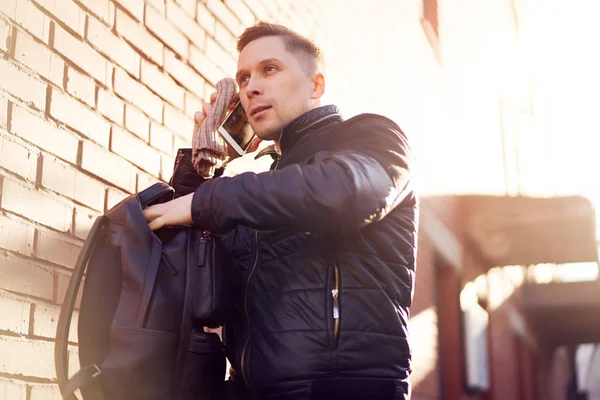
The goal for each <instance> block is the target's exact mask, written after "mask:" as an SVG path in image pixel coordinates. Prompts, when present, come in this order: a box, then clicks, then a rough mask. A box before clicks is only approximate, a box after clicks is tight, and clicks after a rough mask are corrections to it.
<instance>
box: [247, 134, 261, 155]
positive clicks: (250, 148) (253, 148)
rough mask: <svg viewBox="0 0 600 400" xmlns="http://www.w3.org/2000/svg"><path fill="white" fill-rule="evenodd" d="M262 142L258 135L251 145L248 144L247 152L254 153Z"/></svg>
mask: <svg viewBox="0 0 600 400" xmlns="http://www.w3.org/2000/svg"><path fill="white" fill-rule="evenodd" d="M261 142H262V139H261V138H259V137H258V136H256V137H255V138H254V139H252V142H251V143H250V146H248V149H247V150H246V152H248V153H252V152H253V151H256V150H257V149H258V146H260V144H261Z"/></svg>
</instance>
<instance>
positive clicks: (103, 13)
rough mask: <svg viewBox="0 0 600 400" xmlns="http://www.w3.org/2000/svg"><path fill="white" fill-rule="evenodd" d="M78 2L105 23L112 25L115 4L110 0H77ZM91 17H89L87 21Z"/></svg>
mask: <svg viewBox="0 0 600 400" xmlns="http://www.w3.org/2000/svg"><path fill="white" fill-rule="evenodd" d="M79 3H81V4H82V5H83V7H85V8H86V9H87V10H88V11H89V12H90V13H92V14H93V15H94V16H96V17H97V18H99V19H100V20H101V21H102V22H104V23H105V24H106V25H108V26H112V25H113V23H114V20H115V5H114V4H113V3H112V2H111V1H110V0H79ZM92 19H93V18H89V19H88V21H89V20H92Z"/></svg>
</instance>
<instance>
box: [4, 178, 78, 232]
mask: <svg viewBox="0 0 600 400" xmlns="http://www.w3.org/2000/svg"><path fill="white" fill-rule="evenodd" d="M1 205H2V208H4V209H5V210H9V211H11V212H14V213H15V214H19V215H21V216H23V217H25V218H27V219H30V220H32V221H36V222H39V223H41V224H43V225H46V226H49V227H51V228H54V229H56V230H58V231H61V232H67V231H68V230H69V229H70V228H71V210H72V209H71V207H69V206H67V205H66V204H64V203H63V202H61V201H60V200H58V199H57V198H55V197H53V196H50V195H47V194H45V193H41V192H39V191H37V190H35V189H32V188H29V187H25V186H23V185H21V184H19V183H16V182H14V181H12V180H8V179H4V181H3V184H2V203H1Z"/></svg>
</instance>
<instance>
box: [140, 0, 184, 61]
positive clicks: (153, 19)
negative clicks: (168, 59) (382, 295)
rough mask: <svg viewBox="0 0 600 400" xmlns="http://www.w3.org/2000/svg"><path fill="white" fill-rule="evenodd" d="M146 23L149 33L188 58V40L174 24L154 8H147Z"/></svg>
mask: <svg viewBox="0 0 600 400" xmlns="http://www.w3.org/2000/svg"><path fill="white" fill-rule="evenodd" d="M144 22H145V24H146V27H147V28H148V30H149V31H151V32H152V33H154V34H155V35H156V36H157V37H158V38H159V39H160V40H162V42H163V43H164V44H165V45H167V46H168V47H170V48H171V49H172V50H173V51H175V52H176V53H177V54H179V55H180V56H182V57H184V58H187V56H188V40H187V38H186V37H185V36H184V35H183V33H181V32H180V31H178V30H177V29H176V28H175V27H174V26H173V24H172V23H171V22H170V21H168V20H166V19H165V18H164V17H163V16H162V15H161V14H160V13H159V12H157V11H156V10H155V9H154V8H152V7H146V16H145V18H144Z"/></svg>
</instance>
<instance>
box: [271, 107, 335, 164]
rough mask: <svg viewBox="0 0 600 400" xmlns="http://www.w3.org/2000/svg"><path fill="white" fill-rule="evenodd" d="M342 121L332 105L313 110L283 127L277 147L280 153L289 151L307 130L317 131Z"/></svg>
mask: <svg viewBox="0 0 600 400" xmlns="http://www.w3.org/2000/svg"><path fill="white" fill-rule="evenodd" d="M341 120H342V115H341V114H340V111H339V109H338V108H337V107H336V106H334V105H327V106H322V107H317V108H313V109H312V110H310V111H307V112H305V113H304V114H302V115H300V116H299V117H297V118H296V119H294V120H292V121H291V122H289V123H288V124H287V125H285V126H284V127H283V131H282V133H281V140H280V141H279V147H280V149H281V153H284V152H285V151H286V150H288V149H290V148H291V147H292V146H293V145H294V144H295V143H296V142H297V141H298V139H300V138H301V137H302V136H304V134H305V133H306V130H307V129H308V128H313V130H314V129H317V128H320V127H321V126H325V125H329V124H330V123H332V122H339V121H341Z"/></svg>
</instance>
